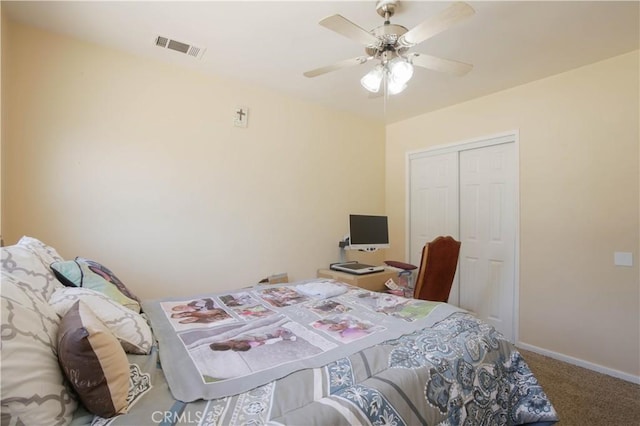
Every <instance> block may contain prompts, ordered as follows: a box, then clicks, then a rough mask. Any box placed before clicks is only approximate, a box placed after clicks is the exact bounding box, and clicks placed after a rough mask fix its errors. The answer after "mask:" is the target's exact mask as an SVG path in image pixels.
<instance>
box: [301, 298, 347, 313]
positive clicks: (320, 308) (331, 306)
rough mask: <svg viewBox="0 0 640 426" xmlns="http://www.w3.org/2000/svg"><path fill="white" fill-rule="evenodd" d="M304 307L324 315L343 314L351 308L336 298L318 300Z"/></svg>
mask: <svg viewBox="0 0 640 426" xmlns="http://www.w3.org/2000/svg"><path fill="white" fill-rule="evenodd" d="M305 308H307V309H309V310H310V311H311V312H313V313H314V314H317V315H320V316H321V317H326V316H327V315H335V314H344V313H345V312H349V311H350V310H351V308H350V307H348V306H347V305H344V304H342V303H340V302H338V301H336V300H332V299H325V300H321V301H320V302H315V303H311V304H309V305H307V306H305Z"/></svg>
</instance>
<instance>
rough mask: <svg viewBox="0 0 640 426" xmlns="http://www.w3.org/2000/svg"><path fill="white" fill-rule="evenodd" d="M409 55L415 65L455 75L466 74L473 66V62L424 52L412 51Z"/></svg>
mask: <svg viewBox="0 0 640 426" xmlns="http://www.w3.org/2000/svg"><path fill="white" fill-rule="evenodd" d="M408 57H409V60H410V61H411V63H412V64H413V65H418V66H419V67H424V68H429V69H430V70H434V71H440V72H446V73H450V74H455V75H465V74H466V73H468V72H469V71H471V69H472V68H473V65H471V64H465V63H464V62H458V61H452V60H451V59H443V58H438V57H437V56H431V55H425V54H424V53H411V54H410V55H408Z"/></svg>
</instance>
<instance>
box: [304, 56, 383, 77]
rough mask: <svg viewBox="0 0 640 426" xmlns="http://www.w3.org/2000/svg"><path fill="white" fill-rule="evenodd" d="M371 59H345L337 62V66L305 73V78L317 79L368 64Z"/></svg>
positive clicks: (328, 66)
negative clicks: (333, 72) (332, 72)
mask: <svg viewBox="0 0 640 426" xmlns="http://www.w3.org/2000/svg"><path fill="white" fill-rule="evenodd" d="M369 59H371V58H370V57H366V56H358V57H357V58H351V59H345V60H344V61H340V62H336V63H335V64H331V65H327V66H326V67H321V68H316V69H314V70H311V71H307V72H305V73H304V76H305V77H317V76H319V75H322V74H326V73H328V72H331V71H335V70H339V69H341V68H347V67H352V66H355V65H362V64H364V63H365V62H367V61H368V60H369Z"/></svg>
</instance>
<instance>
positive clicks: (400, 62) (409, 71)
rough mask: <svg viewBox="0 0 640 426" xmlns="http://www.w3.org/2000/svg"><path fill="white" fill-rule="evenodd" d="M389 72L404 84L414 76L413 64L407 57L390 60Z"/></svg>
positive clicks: (393, 78)
mask: <svg viewBox="0 0 640 426" xmlns="http://www.w3.org/2000/svg"><path fill="white" fill-rule="evenodd" d="M389 73H390V74H391V78H392V80H393V81H395V82H397V83H398V84H400V85H403V84H406V83H407V82H408V81H409V80H411V77H413V65H411V63H409V61H407V60H406V59H405V58H402V57H397V58H394V59H392V60H391V61H390V62H389Z"/></svg>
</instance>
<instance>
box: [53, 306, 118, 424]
mask: <svg viewBox="0 0 640 426" xmlns="http://www.w3.org/2000/svg"><path fill="white" fill-rule="evenodd" d="M58 360H59V362H60V365H61V367H62V370H63V371H64V374H65V376H66V377H67V379H68V380H69V382H70V383H71V386H72V387H73V388H74V389H75V391H76V392H77V394H78V396H79V398H80V400H81V401H82V403H83V404H84V406H85V408H86V409H87V410H89V411H90V412H91V413H93V414H97V415H98V416H100V417H107V418H108V417H113V416H116V415H118V414H123V413H126V412H127V409H128V402H127V396H128V393H129V361H128V360H127V356H126V354H125V352H124V350H123V349H122V346H120V343H119V342H118V339H116V337H115V336H114V335H113V334H112V333H111V332H110V331H109V329H108V328H107V326H105V325H104V323H102V321H100V320H99V319H98V318H97V317H96V315H95V314H94V313H93V311H91V309H90V308H89V307H88V306H87V305H85V304H84V303H83V302H82V301H77V302H76V303H75V304H74V305H73V306H72V307H71V309H69V311H67V313H66V314H65V316H64V317H63V318H62V321H61V323H60V328H59V329H58Z"/></svg>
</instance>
